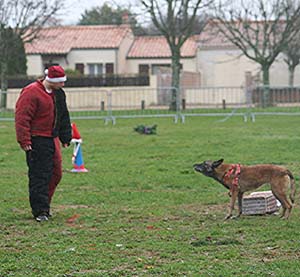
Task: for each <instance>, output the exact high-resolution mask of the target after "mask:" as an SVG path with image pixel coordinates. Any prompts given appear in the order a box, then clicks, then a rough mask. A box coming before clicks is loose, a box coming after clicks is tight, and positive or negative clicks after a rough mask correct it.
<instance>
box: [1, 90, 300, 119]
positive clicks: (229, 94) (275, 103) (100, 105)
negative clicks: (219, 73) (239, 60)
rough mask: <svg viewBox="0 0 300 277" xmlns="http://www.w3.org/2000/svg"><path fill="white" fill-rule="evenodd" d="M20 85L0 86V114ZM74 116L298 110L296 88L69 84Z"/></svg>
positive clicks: (8, 113) (6, 115)
mask: <svg viewBox="0 0 300 277" xmlns="http://www.w3.org/2000/svg"><path fill="white" fill-rule="evenodd" d="M18 96H19V90H9V91H8V92H0V120H13V119H14V109H15V103H16V101H17V98H18ZM66 96H67V102H68V107H69V111H70V115H71V118H72V119H79V118H85V119H89V118H90V119H92V118H98V119H103V120H104V122H106V123H108V122H109V121H111V122H113V123H116V120H117V119H118V118H137V117H141V118H142V117H170V118H173V120H174V122H178V121H179V120H181V121H182V122H184V121H185V120H186V118H187V117H189V116H219V117H222V120H226V119H227V118H230V117H231V116H240V117H242V118H243V119H244V121H246V120H248V119H252V120H253V121H255V119H256V117H257V116H259V115H300V88H299V87H295V88H291V87H286V88H283V87H281V88H278V87H276V88H275V87H255V88H245V87H200V88H186V89H184V88H182V89H181V90H180V91H179V90H176V89H174V88H155V89H154V88H145V87H138V88H137V87H132V88H115V89H101V88H84V89H83V88H68V89H66Z"/></svg>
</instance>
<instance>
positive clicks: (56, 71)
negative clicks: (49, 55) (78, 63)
mask: <svg viewBox="0 0 300 277" xmlns="http://www.w3.org/2000/svg"><path fill="white" fill-rule="evenodd" d="M45 74H46V80H47V81H49V82H52V83H61V82H65V81H66V80H67V77H66V74H65V71H64V69H63V68H62V67H61V66H59V65H53V66H50V67H49V68H48V69H46V70H45Z"/></svg>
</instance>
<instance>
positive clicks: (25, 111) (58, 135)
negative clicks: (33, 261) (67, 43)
mask: <svg viewBox="0 0 300 277" xmlns="http://www.w3.org/2000/svg"><path fill="white" fill-rule="evenodd" d="M45 73H46V77H45V79H43V80H37V81H36V82H34V83H31V84H29V85H28V86H26V87H25V88H23V90H22V91H21V94H20V96H19V98H18V101H17V104H16V112H15V128H16V136H17V141H18V143H19V144H20V146H21V148H22V149H23V150H24V151H25V152H26V162H27V166H28V177H29V201H30V206H31V209H32V214H33V216H34V217H35V219H36V220H37V221H38V222H41V221H47V220H48V218H49V216H50V215H51V214H50V203H51V199H52V196H53V194H54V191H55V189H56V186H57V185H58V183H59V181H60V180H61V177H62V155H61V149H60V143H61V144H62V146H63V147H67V146H69V144H70V141H71V138H72V129H71V124H70V117H69V112H68V109H67V104H66V95H65V92H64V91H63V89H62V88H63V86H64V82H65V81H66V75H65V72H64V70H63V68H62V67H61V66H51V67H49V68H48V69H47V70H46V71H45Z"/></svg>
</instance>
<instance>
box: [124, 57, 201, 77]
mask: <svg viewBox="0 0 300 277" xmlns="http://www.w3.org/2000/svg"><path fill="white" fill-rule="evenodd" d="M180 63H182V66H183V70H184V71H191V72H197V59H196V58H185V59H180ZM139 64H149V68H150V70H151V65H152V64H171V59H127V71H128V72H131V73H134V74H137V73H138V72H139ZM150 74H151V72H150Z"/></svg>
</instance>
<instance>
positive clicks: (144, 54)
mask: <svg viewBox="0 0 300 277" xmlns="http://www.w3.org/2000/svg"><path fill="white" fill-rule="evenodd" d="M196 52H197V44H196V42H195V40H194V39H192V38H190V39H188V40H187V41H186V42H185V43H184V45H183V46H182V49H181V56H182V57H195V56H196ZM127 57H128V58H169V57H171V51H170V48H169V45H168V43H167V41H166V39H165V37H163V36H145V37H137V38H135V40H134V42H133V45H132V47H131V49H130V51H129V53H128V55H127Z"/></svg>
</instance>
